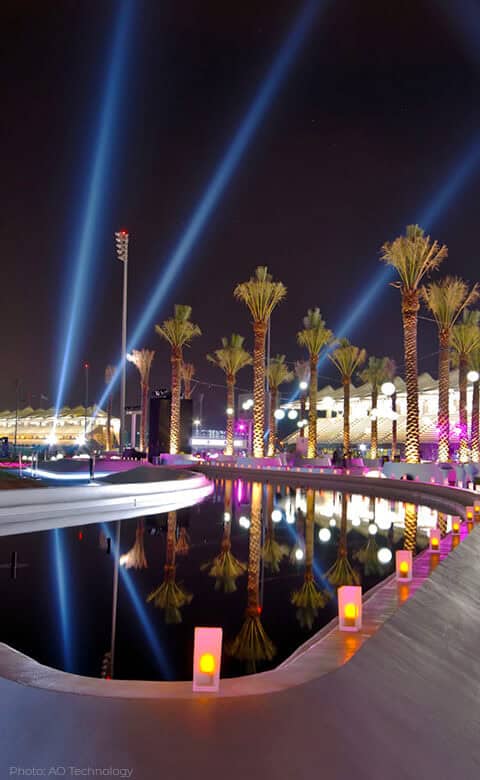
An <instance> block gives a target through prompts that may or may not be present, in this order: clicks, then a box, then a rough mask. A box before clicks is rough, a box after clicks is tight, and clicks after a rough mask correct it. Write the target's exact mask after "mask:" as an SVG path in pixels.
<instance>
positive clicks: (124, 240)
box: [115, 230, 129, 455]
mask: <svg viewBox="0 0 480 780" xmlns="http://www.w3.org/2000/svg"><path fill="white" fill-rule="evenodd" d="M128 238H129V236H128V232H127V231H126V230H119V231H118V232H117V233H115V243H116V248H117V257H118V259H119V260H120V261H121V262H122V263H123V296H122V378H121V383H120V432H119V451H120V455H122V453H123V445H124V439H125V399H126V388H127V291H128Z"/></svg>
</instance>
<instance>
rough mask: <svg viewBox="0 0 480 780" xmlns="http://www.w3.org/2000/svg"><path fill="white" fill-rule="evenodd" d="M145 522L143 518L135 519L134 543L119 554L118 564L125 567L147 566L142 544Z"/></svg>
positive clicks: (139, 567) (140, 567) (144, 567)
mask: <svg viewBox="0 0 480 780" xmlns="http://www.w3.org/2000/svg"><path fill="white" fill-rule="evenodd" d="M144 536H145V524H144V522H143V518H140V519H139V520H137V529H136V531H135V543H134V545H133V547H132V548H131V549H130V550H129V551H128V552H127V553H125V555H121V556H120V566H125V568H126V569H146V568H148V563H147V556H146V555H145V546H144Z"/></svg>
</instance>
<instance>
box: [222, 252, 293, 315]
mask: <svg viewBox="0 0 480 780" xmlns="http://www.w3.org/2000/svg"><path fill="white" fill-rule="evenodd" d="M233 294H234V296H235V298H237V300H239V301H242V303H244V304H245V305H246V306H247V308H248V309H249V311H250V314H251V315H252V319H253V321H254V322H263V323H266V322H268V319H269V317H270V315H271V313H272V311H273V310H274V308H275V306H277V305H278V304H279V303H280V301H281V300H283V298H285V296H286V294H287V288H286V287H285V285H284V284H282V282H274V281H273V279H272V276H271V275H270V274H269V273H268V268H267V267H266V266H258V267H257V268H256V269H255V274H254V276H252V277H250V279H249V280H248V282H241V283H240V284H237V286H236V287H235V289H234V291H233Z"/></svg>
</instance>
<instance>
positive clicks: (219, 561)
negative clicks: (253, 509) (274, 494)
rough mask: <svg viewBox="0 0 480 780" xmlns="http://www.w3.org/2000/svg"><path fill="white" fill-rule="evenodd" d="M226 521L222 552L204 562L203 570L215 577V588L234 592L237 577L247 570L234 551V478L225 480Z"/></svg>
mask: <svg viewBox="0 0 480 780" xmlns="http://www.w3.org/2000/svg"><path fill="white" fill-rule="evenodd" d="M223 517H224V522H223V536H222V543H221V549H220V554H219V555H217V557H216V558H214V559H213V561H210V562H209V563H206V564H204V565H203V566H202V567H201V569H202V571H204V570H208V575H209V576H210V577H215V590H223V591H224V593H233V592H234V591H235V590H237V579H238V577H240V576H241V575H242V574H244V573H245V572H246V570H247V566H246V564H245V563H242V562H241V561H239V560H237V558H235V556H234V555H233V553H232V541H231V533H232V480H231V479H227V480H225V493H224V515H223Z"/></svg>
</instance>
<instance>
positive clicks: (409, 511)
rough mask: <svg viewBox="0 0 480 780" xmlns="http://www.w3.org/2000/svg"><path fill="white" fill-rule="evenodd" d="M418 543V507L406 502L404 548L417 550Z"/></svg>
mask: <svg viewBox="0 0 480 780" xmlns="http://www.w3.org/2000/svg"><path fill="white" fill-rule="evenodd" d="M416 544H417V507H416V506H415V504H405V535H404V541H403V549H404V550H411V551H412V552H413V553H414V552H415V549H416Z"/></svg>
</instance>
